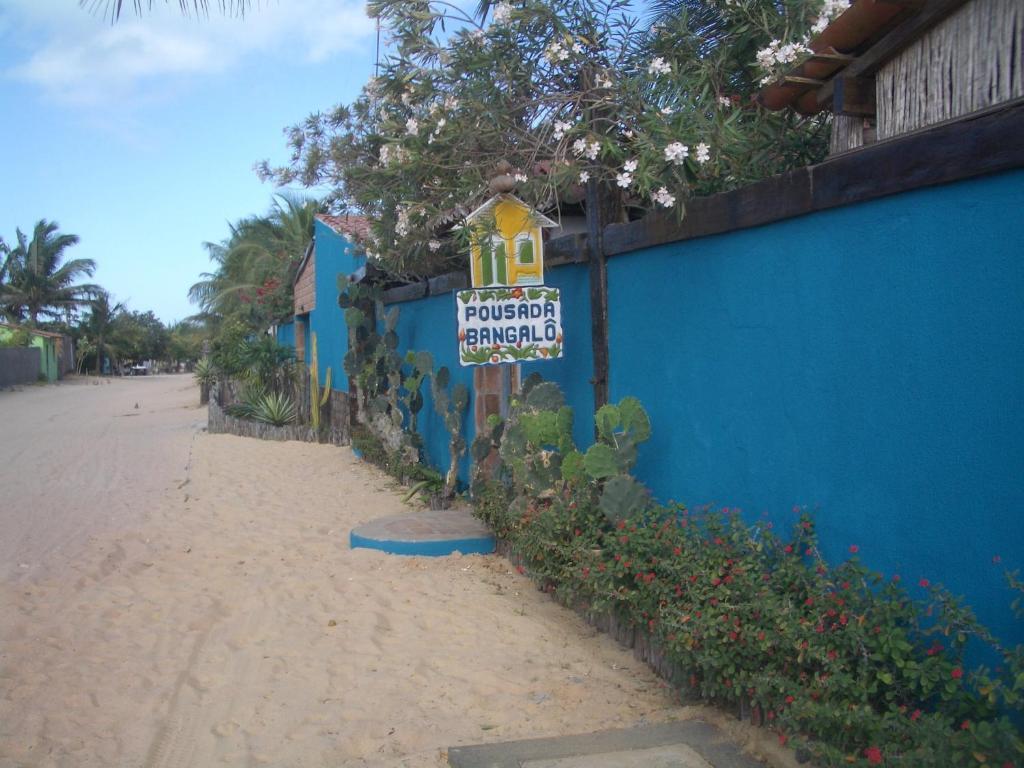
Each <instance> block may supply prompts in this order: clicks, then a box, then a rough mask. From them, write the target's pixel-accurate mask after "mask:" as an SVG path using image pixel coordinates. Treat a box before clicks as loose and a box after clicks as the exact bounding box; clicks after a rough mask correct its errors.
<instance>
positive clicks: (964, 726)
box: [960, 720, 971, 731]
mask: <svg viewBox="0 0 1024 768" xmlns="http://www.w3.org/2000/svg"><path fill="white" fill-rule="evenodd" d="M960 730H961V731H969V730H971V721H970V720H964V721H963V722H962V723H960Z"/></svg>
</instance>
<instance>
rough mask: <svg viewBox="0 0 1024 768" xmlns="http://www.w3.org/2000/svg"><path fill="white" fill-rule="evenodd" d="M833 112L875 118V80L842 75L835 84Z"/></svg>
mask: <svg viewBox="0 0 1024 768" xmlns="http://www.w3.org/2000/svg"><path fill="white" fill-rule="evenodd" d="M833 86H834V88H835V96H834V97H833V100H832V112H833V113H834V114H837V115H849V116H851V117H874V116H875V78H873V77H847V76H846V75H845V74H840V75H839V76H838V77H836V79H835V81H834V82H833Z"/></svg>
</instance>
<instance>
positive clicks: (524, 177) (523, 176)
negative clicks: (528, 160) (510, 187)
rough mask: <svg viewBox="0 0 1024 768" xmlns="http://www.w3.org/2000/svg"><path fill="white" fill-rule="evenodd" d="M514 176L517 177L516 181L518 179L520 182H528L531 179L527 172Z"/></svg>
mask: <svg viewBox="0 0 1024 768" xmlns="http://www.w3.org/2000/svg"><path fill="white" fill-rule="evenodd" d="M512 178H513V179H515V180H516V181H518V182H519V183H520V184H525V183H526V182H528V181H529V180H530V179H529V177H528V176H527V175H526V174H525V173H517V174H516V175H515V176H513V177H512Z"/></svg>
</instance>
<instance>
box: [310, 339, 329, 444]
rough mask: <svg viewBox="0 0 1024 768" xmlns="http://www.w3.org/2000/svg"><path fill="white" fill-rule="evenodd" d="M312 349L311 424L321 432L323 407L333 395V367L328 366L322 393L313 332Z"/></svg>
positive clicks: (316, 431) (317, 431)
mask: <svg viewBox="0 0 1024 768" xmlns="http://www.w3.org/2000/svg"><path fill="white" fill-rule="evenodd" d="M311 346H312V350H311V352H310V364H309V424H310V426H311V427H313V431H314V432H315V433H316V434H317V435H319V434H320V424H321V421H322V419H321V415H322V411H323V407H324V406H325V405H327V400H328V398H330V396H331V369H330V366H328V368H327V376H326V377H325V378H324V390H323V394H321V393H320V363H319V358H318V355H317V347H316V333H315V332H314V333H313V334H312V345H311Z"/></svg>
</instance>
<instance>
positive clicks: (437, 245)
mask: <svg viewBox="0 0 1024 768" xmlns="http://www.w3.org/2000/svg"><path fill="white" fill-rule="evenodd" d="M427 248H429V249H430V250H431V252H434V251H439V250H441V241H440V240H431V241H430V242H429V243H427Z"/></svg>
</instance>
